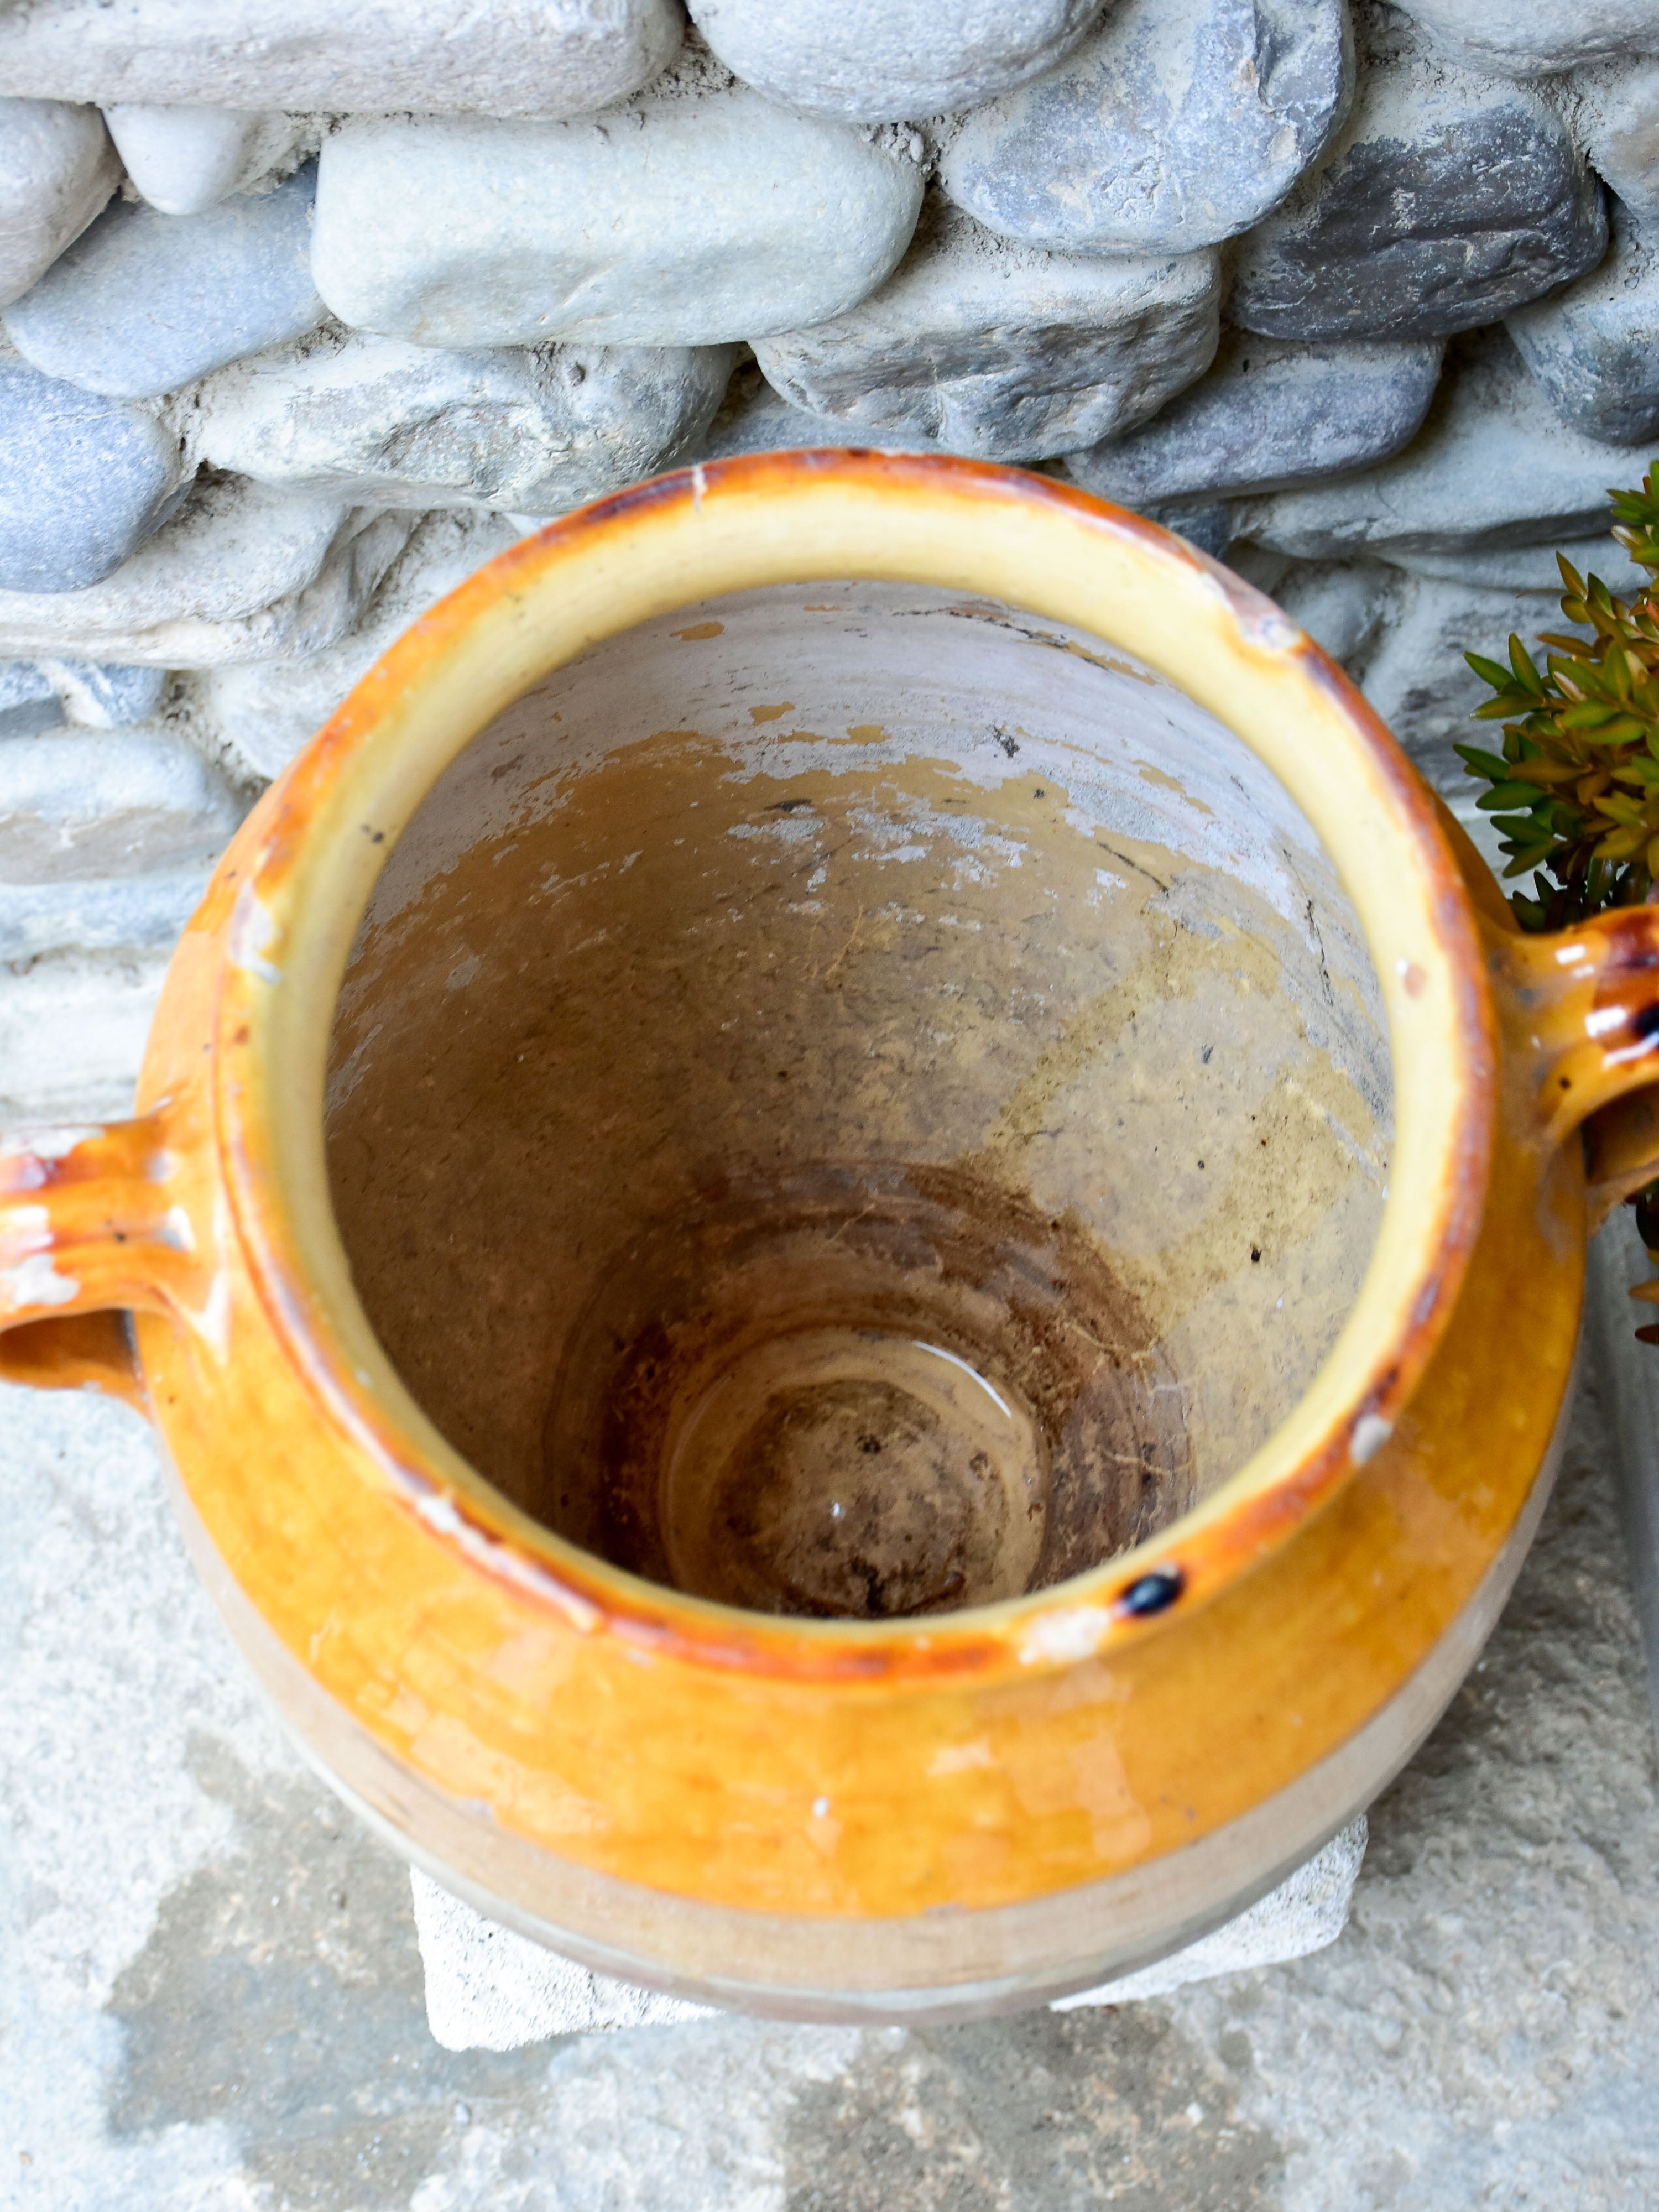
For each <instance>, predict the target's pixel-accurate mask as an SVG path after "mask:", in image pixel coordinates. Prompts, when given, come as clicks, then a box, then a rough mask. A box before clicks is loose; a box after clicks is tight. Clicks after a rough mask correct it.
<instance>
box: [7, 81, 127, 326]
mask: <svg viewBox="0 0 1659 2212" xmlns="http://www.w3.org/2000/svg"><path fill="white" fill-rule="evenodd" d="M120 181H121V165H120V163H119V162H118V161H117V160H116V158H115V155H114V151H113V149H112V147H111V145H110V143H109V139H108V137H107V136H106V132H105V130H104V126H103V124H102V121H101V120H100V117H99V115H98V112H97V111H96V109H95V108H91V107H71V106H66V105H65V103H64V101H62V100H0V307H4V306H5V305H6V304H7V302H8V301H12V300H15V299H16V298H17V297H18V296H19V295H21V294H22V293H24V292H27V290H28V289H29V286H30V285H31V284H33V283H34V281H35V279H36V278H37V277H39V276H44V275H45V273H46V270H48V269H50V268H51V266H52V263H53V262H54V261H55V260H56V259H57V258H58V255H59V254H60V253H61V252H63V250H64V247H65V246H67V245H68V244H69V243H70V240H71V239H75V238H78V237H79V236H80V234H81V233H82V231H83V230H84V229H85V228H86V227H87V225H88V223H89V222H91V221H92V219H93V217H94V216H95V215H96V214H97V212H98V210H99V209H100V208H101V207H102V206H103V204H104V202H105V201H106V199H107V198H108V197H109V196H110V194H111V193H112V191H114V190H115V187H116V186H117V185H118V184H119V183H120Z"/></svg>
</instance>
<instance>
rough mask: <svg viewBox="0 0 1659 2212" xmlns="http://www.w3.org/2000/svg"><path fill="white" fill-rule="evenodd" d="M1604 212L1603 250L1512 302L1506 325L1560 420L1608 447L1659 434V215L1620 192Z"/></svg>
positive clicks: (1635, 443)
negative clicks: (1549, 286)
mask: <svg viewBox="0 0 1659 2212" xmlns="http://www.w3.org/2000/svg"><path fill="white" fill-rule="evenodd" d="M1610 212H1611V216H1612V231H1613V245H1612V248H1611V250H1610V251H1609V252H1608V254H1607V258H1606V259H1605V260H1604V261H1602V262H1601V264H1600V265H1599V266H1598V267H1596V268H1595V269H1592V270H1590V271H1589V275H1588V276H1581V277H1579V279H1578V280H1577V283H1573V284H1569V285H1568V286H1567V287H1566V288H1565V290H1563V291H1559V292H1555V293H1552V294H1551V295H1550V297H1549V298H1548V299H1547V300H1537V301H1534V302H1533V304H1532V306H1530V307H1522V308H1519V309H1518V310H1517V311H1516V313H1514V314H1512V315H1510V317H1509V318H1508V322H1507V328H1508V331H1509V334H1510V337H1511V338H1512V339H1513V340H1514V341H1515V345H1516V351H1517V352H1518V353H1519V354H1520V356H1521V358H1522V361H1524V362H1526V364H1527V367H1528V368H1529V369H1530V370H1531V372H1532V374H1533V376H1534V380H1536V382H1537V384H1538V386H1539V388H1540V390H1541V392H1543V394H1544V396H1545V398H1547V400H1548V401H1549V403H1550V405H1551V406H1552V407H1553V409H1554V410H1555V411H1556V413H1557V414H1558V415H1559V416H1560V417H1561V420H1562V421H1563V422H1566V423H1569V424H1571V427H1572V428H1574V429H1575V430H1581V431H1583V434H1584V435H1585V436H1586V437H1588V438H1595V439H1599V440H1601V441H1602V442H1603V443H1605V444H1607V445H1611V446H1636V445H1642V444H1644V443H1645V442H1646V441H1648V440H1649V439H1650V438H1651V437H1653V435H1655V433H1656V432H1659V247H1656V232H1659V222H1644V221H1643V219H1642V218H1641V217H1640V216H1636V215H1634V214H1632V212H1631V211H1630V210H1629V209H1627V208H1626V207H1624V206H1622V205H1621V204H1620V202H1619V201H1617V200H1615V201H1614V202H1613V206H1612V209H1611V211H1610ZM1637 474H1638V475H1639V474H1640V471H1637Z"/></svg>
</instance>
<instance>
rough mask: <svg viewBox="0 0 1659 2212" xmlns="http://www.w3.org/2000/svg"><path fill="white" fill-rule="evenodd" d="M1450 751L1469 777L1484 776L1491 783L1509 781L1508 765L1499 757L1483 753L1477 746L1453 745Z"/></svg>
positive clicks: (1494, 754)
mask: <svg viewBox="0 0 1659 2212" xmlns="http://www.w3.org/2000/svg"><path fill="white" fill-rule="evenodd" d="M1452 750H1454V751H1455V753H1456V754H1457V755H1458V757H1459V758H1460V759H1461V760H1462V763H1463V765H1464V766H1465V768H1467V769H1468V772H1469V774H1470V775H1484V776H1486V777H1488V778H1489V779H1490V780H1491V781H1492V782H1493V783H1506V782H1507V781H1509V774H1510V763H1509V762H1508V761H1506V760H1504V759H1503V758H1502V757H1501V756H1500V755H1498V754H1497V753H1488V752H1483V751H1482V750H1481V749H1480V746H1479V745H1455V746H1454V747H1453V748H1452Z"/></svg>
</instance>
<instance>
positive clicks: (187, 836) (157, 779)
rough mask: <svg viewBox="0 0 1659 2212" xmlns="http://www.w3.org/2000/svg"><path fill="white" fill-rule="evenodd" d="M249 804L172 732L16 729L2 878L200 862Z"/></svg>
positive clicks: (0, 788)
mask: <svg viewBox="0 0 1659 2212" xmlns="http://www.w3.org/2000/svg"><path fill="white" fill-rule="evenodd" d="M241 814H242V809H241V807H240V806H239V805H237V804H236V803H235V801H234V799H233V798H232V797H231V794H230V793H228V791H227V790H226V788H225V787H224V785H223V783H222V781H220V779H219V777H218V776H216V775H215V774H214V772H213V771H212V769H210V768H209V766H208V764H207V763H206V761H205V760H204V758H203V757H202V755H201V754H200V753H199V752H197V750H195V749H194V748H193V747H191V745H189V744H185V742H183V741H182V740H181V739H180V738H177V737H175V736H173V735H172V734H171V733H170V732H166V731H161V730H146V731H137V730H134V731H125V730H124V731H119V732H115V731H112V732H108V733H107V734H100V733H94V732H91V731H70V732H64V733H63V734H50V735H44V736H40V737H33V738H22V737H19V738H11V739H10V740H9V742H7V743H6V744H3V745H0V884H7V885H9V886H11V887H12V888H13V889H14V890H15V889H18V888H20V887H22V886H27V885H34V884H56V883H62V882H79V883H81V884H85V883H86V882H88V881H91V880H98V879H102V880H105V881H106V882H115V881H119V880H122V879H125V878H129V877H131V876H136V875H146V874H152V873H156V872H162V873H165V872H173V871H176V870H178V869H179V868H180V867H188V868H191V869H194V870H197V871H198V872H199V870H200V869H202V868H203V867H204V866H207V865H208V864H210V862H212V861H213V860H216V859H217V858H218V855H219V854H220V852H221V851H222V848H223V847H224V846H225V844H226V843H227V842H228V839H229V837H230V835H231V832H232V831H233V830H234V829H235V827H236V824H237V823H238V822H239V821H240V818H241Z"/></svg>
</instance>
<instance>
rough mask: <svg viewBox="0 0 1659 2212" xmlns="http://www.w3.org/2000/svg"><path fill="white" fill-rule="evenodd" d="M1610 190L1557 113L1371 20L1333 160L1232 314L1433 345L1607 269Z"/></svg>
mask: <svg viewBox="0 0 1659 2212" xmlns="http://www.w3.org/2000/svg"><path fill="white" fill-rule="evenodd" d="M1601 197H1602V196H1601V185H1600V184H1599V183H1598V182H1597V180H1596V179H1595V176H1594V174H1593V173H1591V171H1590V170H1589V168H1588V167H1586V165H1585V162H1584V159H1583V155H1582V154H1581V153H1580V151H1579V149H1578V148H1577V145H1576V144H1575V143H1574V142H1573V139H1572V137H1571V134H1570V132H1569V131H1568V130H1567V127H1566V125H1565V123H1564V122H1563V120H1562V118H1561V116H1560V113H1559V110H1558V108H1557V107H1556V106H1553V105H1552V103H1551V102H1550V101H1549V100H1546V99H1545V98H1544V97H1543V95H1542V94H1540V93H1538V92H1537V91H1535V90H1534V89H1532V88H1530V87H1528V86H1525V85H1515V84H1502V83H1498V82H1493V81H1492V80H1491V79H1489V78H1483V77H1479V76H1472V75H1470V74H1469V73H1468V71H1466V70H1458V69H1454V68H1449V67H1448V66H1447V65H1446V64H1444V62H1443V61H1442V60H1441V59H1440V58H1437V56H1435V55H1434V54H1433V53H1431V52H1428V51H1427V50H1426V49H1425V46H1424V45H1423V42H1422V41H1421V40H1420V39H1418V38H1414V37H1413V36H1412V35H1410V33H1409V32H1408V31H1407V30H1406V29H1403V28H1402V27H1398V26H1393V27H1390V26H1389V25H1388V24H1386V23H1383V24H1377V23H1374V24H1373V27H1372V31H1371V35H1370V51H1369V53H1368V56H1367V65H1366V67H1364V69H1363V70H1362V71H1361V75H1360V83H1359V91H1358V97H1357V98H1356V100H1355V101H1354V105H1353V109H1352V113H1351V114H1350V115H1349V117H1348V119H1347V122H1346V125H1344V126H1343V129H1342V130H1341V131H1340V133H1339V134H1338V136H1337V137H1336V138H1335V140H1334V142H1333V143H1332V145H1331V147H1330V149H1329V150H1328V153H1327V155H1326V157H1325V159H1324V160H1323V161H1322V162H1321V163H1320V164H1319V166H1318V167H1317V168H1316V170H1314V171H1313V172H1312V173H1310V175H1309V176H1307V177H1305V178H1304V179H1302V181H1301V182H1300V183H1299V184H1298V185H1297V187H1296V189H1295V190H1294V191H1292V192H1291V195H1290V197H1288V198H1287V199H1286V200H1285V203H1284V204H1283V205H1282V206H1281V207H1279V208H1277V209H1276V210H1274V211H1273V214H1272V215H1271V216H1268V217H1267V220H1266V222H1262V223H1261V225H1260V226H1259V227H1258V228H1256V229H1255V231H1253V232H1252V233H1251V234H1250V235H1249V237H1248V238H1247V239H1245V240H1243V244H1242V245H1241V246H1240V248H1239V251H1238V260H1237V276H1236V278H1235V281H1234V285H1233V291H1232V296H1231V301H1230V303H1229V307H1228V313H1229V314H1230V315H1231V318H1232V319H1233V320H1234V321H1235V322H1237V323H1239V324H1242V325H1243V327H1244V328H1245V329H1246V330H1250V331H1261V332H1263V333H1264V334H1266V335H1267V336H1270V337H1288V338H1335V337H1396V338H1399V337H1443V336H1445V335H1447V334H1448V333H1449V332H1451V331H1463V330H1471V329H1473V328H1474V327H1475V326H1476V325H1479V324H1480V323H1486V322H1492V321H1493V320H1494V319H1496V318H1497V317H1498V316H1500V315H1506V314H1508V313H1510V309H1511V308H1514V307H1520V306H1521V305H1522V303H1523V302H1524V301H1528V300H1534V299H1536V298H1537V297H1538V296H1539V295H1541V293H1544V292H1547V291H1548V290H1550V289H1551V288H1552V287H1553V286H1554V285H1557V284H1560V283H1565V282H1566V281H1567V280H1568V279H1569V278H1571V277H1574V276H1579V275H1581V274H1582V273H1583V270H1586V269H1589V268H1593V267H1594V266H1595V263H1596V262H1598V261H1599V260H1600V259H1601V255H1602V253H1603V252H1604V251H1605V249H1606V245H1607V223H1606V217H1605V215H1604V212H1603V210H1602V204H1601Z"/></svg>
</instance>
